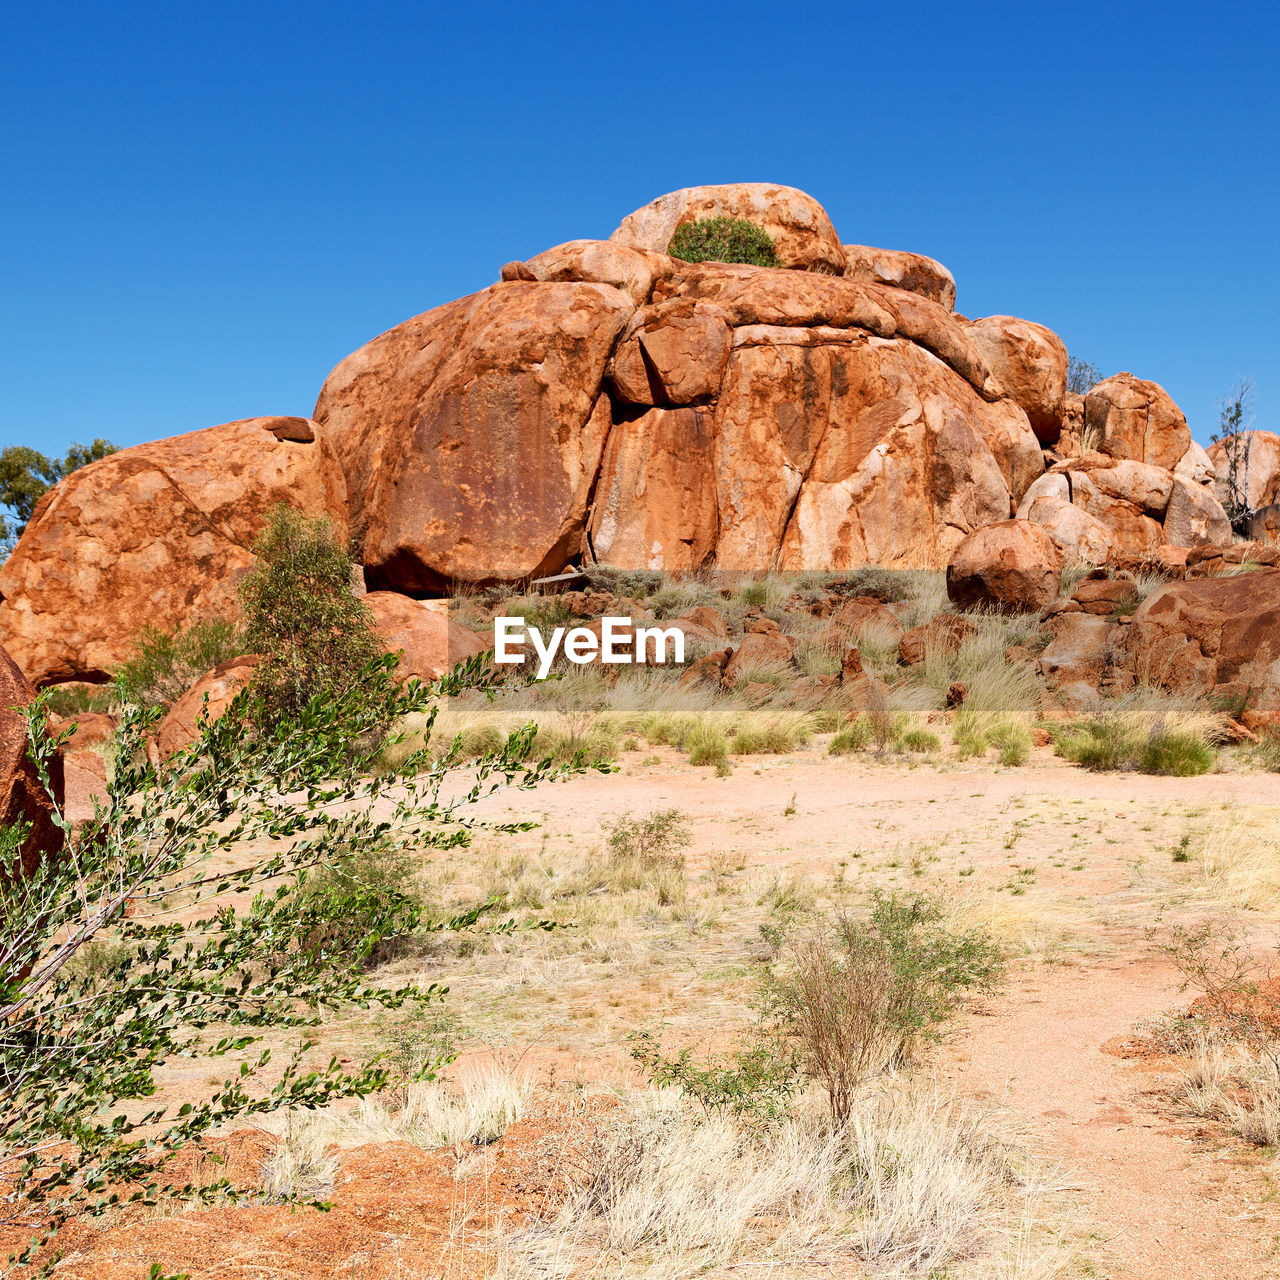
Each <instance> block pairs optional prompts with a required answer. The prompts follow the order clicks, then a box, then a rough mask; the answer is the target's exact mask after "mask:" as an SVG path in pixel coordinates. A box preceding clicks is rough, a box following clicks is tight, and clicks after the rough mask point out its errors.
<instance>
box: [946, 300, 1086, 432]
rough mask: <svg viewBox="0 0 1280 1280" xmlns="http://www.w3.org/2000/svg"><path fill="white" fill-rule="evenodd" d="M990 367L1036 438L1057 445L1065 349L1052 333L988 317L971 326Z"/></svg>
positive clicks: (1016, 321) (972, 338)
mask: <svg viewBox="0 0 1280 1280" xmlns="http://www.w3.org/2000/svg"><path fill="white" fill-rule="evenodd" d="M966 332H967V333H968V335H969V339H970V341H971V342H972V343H973V344H974V346H976V347H977V348H978V351H979V353H980V354H981V356H982V358H983V359H984V360H985V361H986V363H987V367H988V368H989V369H990V370H991V372H992V373H993V374H995V376H996V377H997V378H999V379H1000V381H1001V383H1002V384H1003V385H1004V389H1005V391H1006V392H1008V394H1009V395H1010V397H1012V399H1013V401H1014V402H1015V403H1016V404H1018V405H1019V406H1020V407H1021V408H1022V409H1023V410H1024V411H1025V412H1026V415H1027V418H1028V420H1029V421H1030V423H1031V429H1032V431H1034V432H1035V433H1036V439H1038V440H1039V441H1040V442H1041V443H1042V444H1053V443H1055V442H1056V441H1057V439H1058V437H1059V435H1060V434H1061V432H1062V423H1063V412H1062V410H1063V400H1064V398H1065V396H1066V393H1067V348H1066V346H1065V345H1064V344H1063V341H1062V339H1061V338H1059V337H1058V335H1057V334H1056V333H1054V332H1053V331H1052V330H1051V329H1046V328H1045V327H1044V325H1042V324H1035V323H1034V322H1033V321H1031V320H1019V319H1018V318H1017V317H1016V316H986V317H984V318H983V319H981V320H974V321H973V322H972V323H971V324H970V325H969V326H968V328H967V330H966Z"/></svg>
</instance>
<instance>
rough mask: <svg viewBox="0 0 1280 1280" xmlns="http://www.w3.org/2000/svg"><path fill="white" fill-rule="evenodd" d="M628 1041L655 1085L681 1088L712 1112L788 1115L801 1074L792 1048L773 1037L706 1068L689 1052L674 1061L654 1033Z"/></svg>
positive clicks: (719, 1057)
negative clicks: (659, 1044)
mask: <svg viewBox="0 0 1280 1280" xmlns="http://www.w3.org/2000/svg"><path fill="white" fill-rule="evenodd" d="M627 1039H628V1042H629V1046H630V1051H631V1056H632V1058H634V1059H635V1061H636V1062H638V1063H639V1064H640V1067H641V1069H642V1070H643V1071H644V1074H645V1078H646V1079H647V1080H648V1081H649V1082H650V1083H651V1084H655V1085H658V1086H659V1087H664V1086H671V1085H675V1086H678V1087H679V1088H681V1089H682V1090H684V1092H685V1093H686V1094H687V1095H688V1096H689V1097H691V1098H692V1099H694V1101H695V1102H697V1103H698V1105H699V1106H700V1107H702V1109H703V1110H704V1111H705V1112H707V1113H708V1114H712V1113H714V1112H727V1113H729V1114H731V1115H734V1116H737V1117H739V1118H749V1119H754V1120H766V1121H774V1122H776V1121H780V1120H784V1119H785V1118H786V1116H787V1110H788V1107H789V1104H790V1102H791V1097H792V1094H794V1093H795V1090H796V1085H797V1083H798V1072H797V1069H796V1062H795V1059H794V1057H793V1056H792V1055H791V1053H790V1051H789V1049H788V1048H787V1046H786V1045H785V1044H784V1043H782V1042H780V1041H778V1040H776V1039H774V1038H771V1037H757V1038H756V1039H755V1040H754V1041H752V1042H749V1043H747V1044H745V1045H743V1046H741V1047H739V1048H738V1049H736V1050H734V1051H733V1052H732V1053H730V1054H727V1055H716V1056H713V1057H711V1058H709V1059H708V1060H707V1061H706V1063H705V1064H704V1065H701V1066H700V1065H698V1064H697V1063H695V1062H694V1060H693V1053H692V1051H691V1050H689V1049H681V1050H680V1052H679V1053H678V1054H676V1056H675V1057H674V1058H669V1057H667V1056H665V1055H664V1054H663V1053H662V1051H661V1050H660V1049H659V1047H658V1044H657V1041H656V1040H655V1038H654V1036H653V1034H652V1032H649V1031H636V1032H633V1033H632V1034H631V1035H630V1036H628V1037H627Z"/></svg>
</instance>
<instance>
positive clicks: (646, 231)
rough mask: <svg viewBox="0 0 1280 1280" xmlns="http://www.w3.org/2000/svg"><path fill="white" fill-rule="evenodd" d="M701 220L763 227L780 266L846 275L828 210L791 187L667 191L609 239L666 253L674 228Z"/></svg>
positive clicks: (732, 186) (757, 184)
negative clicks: (741, 221) (734, 220)
mask: <svg viewBox="0 0 1280 1280" xmlns="http://www.w3.org/2000/svg"><path fill="white" fill-rule="evenodd" d="M702 218H743V219H745V220H746V221H748V222H754V223H755V224H756V225H757V226H759V227H763V228H764V230H765V231H767V232H768V233H769V234H770V235H771V236H772V237H773V242H774V246H775V248H776V250H777V255H778V264H779V266H782V267H792V268H799V269H800V270H803V271H820V272H824V273H828V274H833V275H838V274H839V273H840V272H841V271H843V270H844V265H845V257H844V249H843V248H842V246H841V244H840V237H839V236H838V235H836V230H835V228H834V227H833V226H832V225H831V219H830V218H828V217H827V212H826V210H825V209H824V208H823V207H822V206H821V205H820V204H819V203H818V202H817V201H816V200H815V199H814V198H813V197H812V196H809V195H806V194H805V193H804V192H803V191H797V190H796V188H795V187H780V186H775V185H774V184H773V183H769V182H731V183H727V184H725V185H723V186H718V187H685V188H683V189H682V190H680V191H672V192H669V193H668V194H667V195H665V196H659V197H658V198H657V199H656V200H651V201H650V202H649V203H648V204H647V205H645V206H644V208H642V209H637V210H636V211H635V212H634V213H630V214H628V215H627V216H626V217H625V218H623V220H622V222H621V223H620V224H619V226H618V229H617V230H616V231H615V232H614V233H613V234H612V235H611V236H610V237H609V239H610V240H612V241H614V242H615V243H617V244H625V245H634V246H635V247H636V248H639V249H651V250H655V251H657V252H658V253H666V251H667V246H668V245H669V244H670V243H671V237H672V236H673V235H675V233H676V228H677V227H679V226H680V225H682V224H683V223H686V222H696V221H698V220H700V219H702Z"/></svg>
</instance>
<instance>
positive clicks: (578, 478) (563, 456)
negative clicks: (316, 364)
mask: <svg viewBox="0 0 1280 1280" xmlns="http://www.w3.org/2000/svg"><path fill="white" fill-rule="evenodd" d="M633 309H634V308H633V304H632V301H631V299H630V298H629V297H628V296H627V295H625V294H623V293H622V292H621V291H620V290H618V289H616V288H614V287H613V286H612V285H605V284H596V283H586V284H580V283H579V284H574V283H564V284H544V283H538V282H526V281H514V282H511V283H506V284H498V285H494V286H493V287H491V288H489V289H487V290H485V291H484V292H483V293H480V294H477V295H475V296H474V297H473V298H469V299H464V300H463V302H462V304H460V305H459V304H455V305H454V306H452V307H446V308H438V309H437V311H436V312H432V313H429V314H428V315H427V316H419V317H417V318H415V319H414V320H411V321H407V322H406V323H405V324H404V325H401V326H400V327H399V329H398V330H393V331H392V332H391V333H390V334H383V335H382V337H381V338H378V339H375V340H374V342H373V343H371V344H370V345H369V347H367V348H362V349H361V350H360V351H357V352H356V353H355V354H354V355H352V356H349V357H348V358H347V359H346V360H344V361H343V362H342V363H341V364H340V365H339V366H338V367H337V368H336V369H335V370H334V371H333V373H331V374H330V375H329V379H328V381H327V382H326V383H325V386H324V389H323V390H322V391H321V393H320V399H319V401H318V403H317V405H316V415H317V420H318V421H322V422H324V423H325V424H326V425H327V426H328V427H329V429H330V430H331V431H332V432H333V436H334V441H335V443H336V445H337V447H338V450H339V453H340V454H341V456H342V458H343V462H344V465H345V467H346V470H347V475H348V478H349V480H350V481H351V484H352V491H353V493H356V492H362V495H363V496H362V498H360V499H359V500H358V501H354V500H353V516H355V513H356V511H357V510H358V513H359V514H358V527H359V528H360V529H362V530H363V541H364V564H365V575H366V579H367V580H368V581H369V583H370V585H371V586H376V587H380V588H384V589H393V590H401V591H413V592H417V591H431V590H438V589H440V588H442V587H444V586H445V585H446V584H448V583H450V582H490V581H505V580H512V579H517V578H521V577H527V576H537V575H538V574H541V573H547V572H553V571H555V570H557V569H559V568H561V567H562V566H563V565H564V563H565V562H566V560H567V559H568V558H569V557H570V556H572V555H575V554H577V552H578V550H579V547H580V544H581V539H582V533H583V530H584V527H585V524H586V514H587V499H588V495H589V493H590V491H591V487H592V484H593V481H594V479H595V476H596V473H597V471H598V469H599V465H600V457H601V453H602V451H603V449H604V443H605V438H606V436H607V435H608V431H609V426H610V422H611V409H610V404H609V400H608V397H607V396H603V395H601V394H600V387H601V382H602V379H603V375H604V368H605V363H606V361H607V360H608V359H609V356H610V353H611V351H612V349H613V345H614V340H615V339H616V338H617V336H618V334H619V332H620V331H621V330H622V328H623V326H624V325H625V324H626V322H627V320H628V319H629V318H630V316H631V313H632V311H633Z"/></svg>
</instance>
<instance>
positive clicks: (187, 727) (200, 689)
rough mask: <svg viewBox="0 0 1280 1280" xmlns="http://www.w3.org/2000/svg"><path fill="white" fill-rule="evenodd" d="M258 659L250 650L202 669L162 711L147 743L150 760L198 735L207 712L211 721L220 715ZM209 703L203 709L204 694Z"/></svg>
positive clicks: (182, 746)
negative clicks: (206, 707)
mask: <svg viewBox="0 0 1280 1280" xmlns="http://www.w3.org/2000/svg"><path fill="white" fill-rule="evenodd" d="M259 662H261V659H260V658H258V657H256V656H255V655H253V654H246V655H244V656H243V657H239V658H228V659H227V661H226V662H220V663H219V664H218V665H217V666H216V667H214V668H213V669H212V670H211V671H206V672H205V673H204V675H202V676H201V677H200V679H199V680H197V681H196V682H195V684H193V685H192V686H191V688H190V689H188V690H187V691H186V693H184V694H183V695H182V697H180V698H179V699H178V700H177V701H176V702H175V703H174V704H173V706H171V707H170V708H169V710H168V711H167V712H166V713H165V716H164V719H162V720H161V721H160V723H159V724H158V725H157V726H156V729H155V733H154V734H153V735H152V738H151V742H150V743H149V745H148V752H149V754H150V756H151V758H152V760H153V761H154V762H156V763H159V762H160V761H163V760H168V759H169V757H170V756H172V755H175V754H176V753H177V752H179V751H182V750H184V749H185V748H186V747H189V746H190V745H191V744H192V743H193V742H195V740H196V739H197V738H198V737H199V736H200V722H201V719H202V717H204V716H205V715H206V714H207V715H208V722H209V723H210V724H212V723H213V722H214V721H215V720H218V719H220V718H221V717H222V715H223V713H224V712H225V711H226V709H227V707H228V706H230V704H231V701H232V699H234V698H235V696H236V694H238V693H239V692H240V690H241V689H243V688H244V687H245V685H247V684H248V683H249V681H250V680H252V679H253V673H254V672H255V671H256V670H257V669H258V664H259ZM206 694H207V695H208V698H209V706H208V710H207V713H206V710H205V704H204V700H205V695H206Z"/></svg>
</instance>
